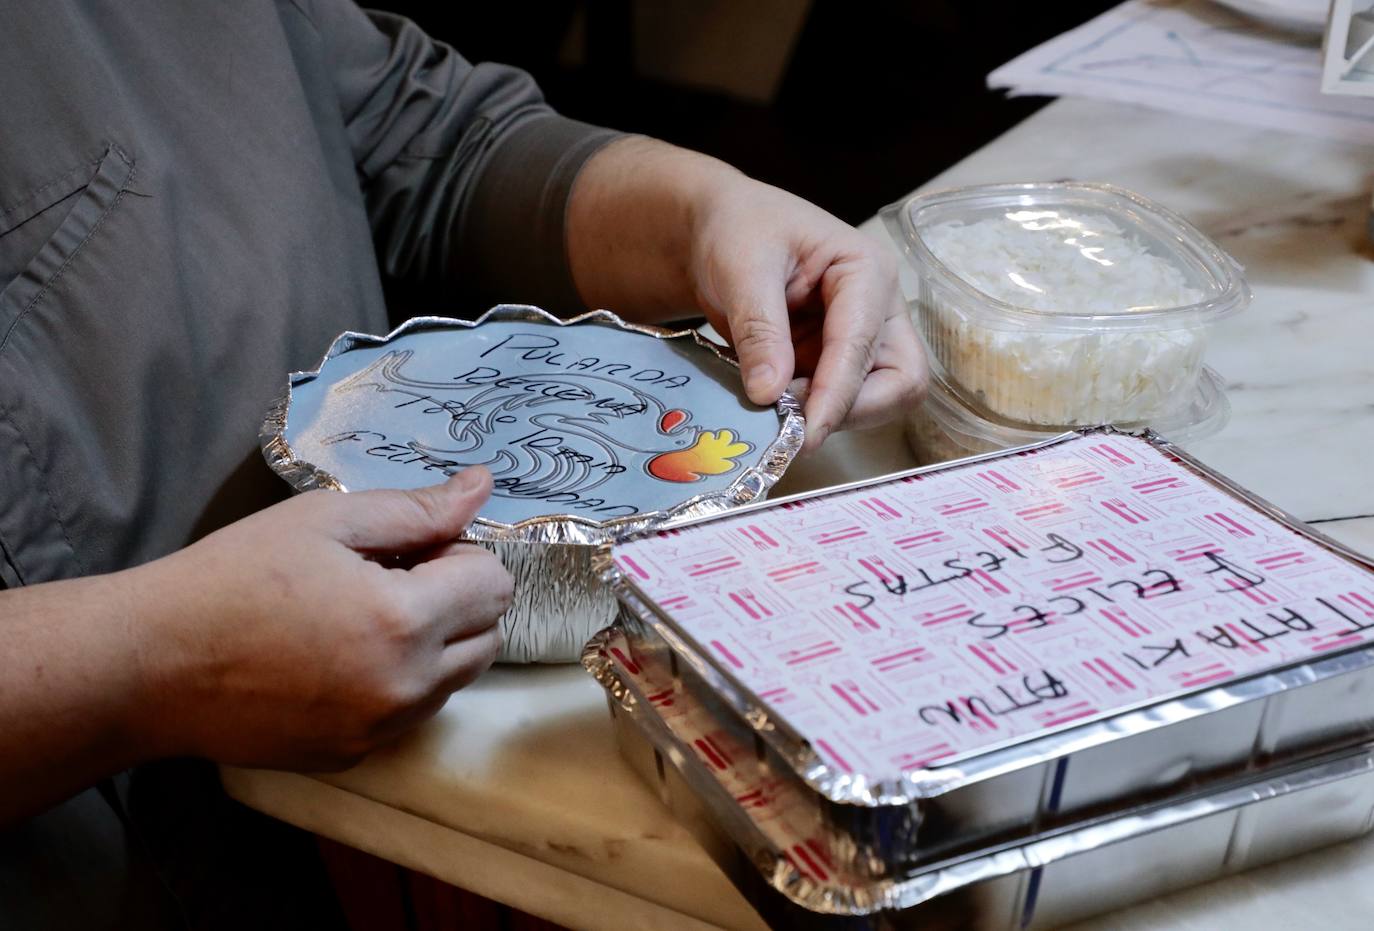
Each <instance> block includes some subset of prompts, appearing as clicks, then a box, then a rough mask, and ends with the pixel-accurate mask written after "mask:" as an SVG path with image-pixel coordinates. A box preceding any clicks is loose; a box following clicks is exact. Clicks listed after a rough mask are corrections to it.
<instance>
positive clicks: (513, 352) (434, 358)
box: [261, 304, 804, 546]
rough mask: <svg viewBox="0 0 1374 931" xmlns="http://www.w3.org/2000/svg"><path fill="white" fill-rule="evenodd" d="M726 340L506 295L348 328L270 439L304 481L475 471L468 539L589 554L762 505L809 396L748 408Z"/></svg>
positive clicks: (271, 428) (270, 426)
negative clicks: (484, 498) (478, 502)
mask: <svg viewBox="0 0 1374 931" xmlns="http://www.w3.org/2000/svg"><path fill="white" fill-rule="evenodd" d="M736 368H737V364H736V362H735V360H734V358H733V356H732V355H731V354H730V353H729V351H728V350H726V349H723V348H721V347H718V346H716V345H715V344H714V343H712V342H710V341H709V340H707V339H705V338H704V337H702V336H701V335H700V334H698V333H696V332H695V331H692V330H683V331H670V330H666V329H662V328H659V327H649V326H639V325H634V324H629V323H626V322H624V321H623V320H621V319H620V318H619V317H617V316H616V315H615V314H612V313H610V312H608V311H604V310H599V311H594V312H591V313H587V314H583V315H581V316H579V317H574V318H572V319H569V320H561V319H559V318H558V317H555V316H553V315H552V314H549V313H547V312H545V311H543V310H540V309H539V308H537V307H531V306H527V305H514V304H502V305H499V306H497V307H494V308H492V309H491V310H490V311H488V312H487V313H485V314H483V315H482V316H481V317H480V318H479V319H478V320H475V321H466V320H456V319H451V318H445V317H416V318H413V319H411V320H408V321H407V322H406V323H404V324H403V325H401V326H400V327H398V328H397V329H395V330H393V331H392V332H391V333H389V334H387V335H386V336H372V335H368V334H364V333H353V332H347V333H344V334H342V335H341V336H339V337H338V338H337V339H336V340H335V341H334V343H333V345H332V346H330V348H329V351H328V352H327V353H326V354H325V356H324V359H323V360H321V362H320V364H319V366H318V367H317V368H316V369H315V370H314V371H311V372H297V373H294V374H292V375H291V376H290V380H289V387H288V390H287V392H286V394H285V395H284V396H283V397H281V398H280V399H279V400H278V401H277V402H276V403H275V404H274V405H273V407H272V409H271V410H270V411H269V413H268V415H267V418H266V421H265V422H264V424H263V429H262V435H261V440H262V449H263V454H264V456H265V457H266V459H267V461H268V463H269V465H271V467H272V468H273V470H274V471H276V472H277V474H278V475H280V476H282V478H284V479H285V480H286V481H287V482H289V483H290V484H291V485H292V487H294V488H295V489H296V490H298V491H308V490H310V489H314V488H332V489H335V490H339V491H348V490H354V491H360V490H364V489H370V488H418V487H422V486H425V485H432V484H436V483H437V482H439V481H442V480H443V479H444V478H445V477H446V476H448V475H451V474H453V473H454V472H457V471H459V470H461V469H463V468H466V467H468V466H472V465H485V466H486V467H487V468H488V469H490V470H491V472H492V475H493V477H494V484H495V488H494V490H493V493H492V497H491V500H490V501H489V502H488V503H487V504H486V505H485V506H484V507H483V508H482V510H481V511H480V512H479V513H478V516H477V518H476V520H474V522H473V523H472V525H471V526H470V527H469V529H468V531H467V534H466V535H465V536H466V538H467V539H469V540H473V541H478V542H520V543H532V544H563V545H579V546H591V545H599V544H604V543H609V542H613V541H615V540H619V539H624V538H625V537H627V536H630V535H633V534H636V533H639V532H642V531H645V530H648V529H651V528H653V527H657V526H659V525H660V524H662V523H664V522H665V521H667V520H670V519H673V520H676V519H686V518H692V517H700V516H705V515H709V514H713V513H716V512H718V511H723V510H726V509H728V508H731V507H734V506H736V505H740V504H744V503H746V502H749V501H752V500H754V499H756V498H759V497H761V496H762V495H763V494H764V493H765V492H766V491H767V490H768V488H769V487H771V486H772V485H773V483H774V482H776V481H777V479H778V478H779V477H780V476H781V475H782V473H783V471H784V470H785V469H786V468H787V466H788V464H789V463H790V462H791V461H792V459H793V457H794V456H795V455H796V453H797V451H798V450H799V449H800V448H801V443H802V440H803V438H804V425H803V421H802V417H801V411H800V405H799V404H798V403H797V401H796V399H795V398H793V397H792V396H791V395H784V396H783V397H782V398H781V399H780V400H779V401H778V403H777V405H776V406H774V407H760V406H758V405H755V404H753V403H751V402H750V401H749V400H748V399H747V397H746V396H745V395H744V393H743V387H742V385H741V384H740V379H739V377H738V374H737V372H736Z"/></svg>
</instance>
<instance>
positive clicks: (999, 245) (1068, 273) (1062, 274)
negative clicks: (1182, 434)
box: [921, 208, 1205, 425]
mask: <svg viewBox="0 0 1374 931" xmlns="http://www.w3.org/2000/svg"><path fill="white" fill-rule="evenodd" d="M921 238H922V239H923V240H924V241H925V243H926V245H927V247H928V248H929V249H930V251H931V252H932V253H933V254H934V255H935V257H936V258H938V259H939V260H940V261H941V262H942V263H944V265H945V266H946V267H948V268H949V269H950V271H952V272H953V273H954V274H955V275H957V276H959V277H960V278H962V279H963V280H964V281H966V282H967V283H969V284H970V285H972V286H973V287H975V288H977V289H978V290H979V291H981V292H983V293H984V294H986V295H988V296H990V297H993V298H996V299H998V300H1000V301H1003V302H1005V303H1008V304H1012V305H1015V306H1017V307H1021V308H1027V309H1031V310H1037V311H1045V312H1049V313H1052V314H1053V313H1061V314H1096V315H1122V316H1124V315H1129V314H1131V313H1133V312H1138V311H1143V310H1151V309H1157V308H1171V307H1182V306H1187V305H1190V304H1196V303H1198V302H1200V301H1202V300H1203V298H1204V294H1203V292H1202V291H1201V290H1199V289H1197V288H1194V287H1191V286H1190V285H1189V283H1188V281H1187V279H1186V278H1185V276H1184V274H1183V271H1182V270H1181V269H1180V268H1178V266H1177V265H1175V264H1174V263H1172V262H1170V261H1169V260H1168V259H1165V258H1162V257H1160V256H1158V255H1155V254H1154V253H1152V252H1150V251H1149V249H1148V248H1146V246H1145V245H1144V244H1143V243H1141V242H1139V241H1138V240H1137V239H1135V238H1134V237H1132V236H1130V235H1128V234H1127V233H1125V232H1123V231H1122V230H1121V229H1120V227H1118V226H1117V225H1116V224H1115V223H1113V222H1112V221H1111V220H1110V219H1108V218H1107V217H1102V216H1094V217H1088V216H1073V215H1070V214H1068V213H1067V212H1066V211H1064V210H1061V209H1045V208H1027V209H1024V210H1012V211H1008V212H1007V213H1005V214H1003V215H1002V216H999V217H991V218H986V219H982V220H977V221H974V222H962V221H957V220H956V221H947V222H944V223H938V224H934V225H932V226H929V227H926V228H925V229H923V230H922V231H921ZM949 297H955V295H954V294H953V293H950V294H949V295H948V296H945V294H944V293H943V292H941V293H939V294H937V293H936V292H935V291H934V290H932V289H931V288H930V287H929V286H928V282H925V281H923V287H922V301H921V303H922V305H923V306H924V307H925V308H926V312H925V313H924V314H922V318H923V319H922V321H921V324H922V329H923V331H924V333H925V336H926V340H927V342H928V343H929V344H930V348H931V351H932V352H933V353H934V354H935V356H936V358H937V359H939V361H940V362H941V364H942V365H943V367H944V369H945V371H946V373H947V375H948V377H949V378H950V379H952V380H953V381H954V382H955V383H956V385H957V387H959V388H960V389H962V391H963V392H964V393H967V394H970V395H972V396H973V397H974V398H976V399H977V400H978V401H979V402H980V403H981V404H982V405H984V406H985V407H987V408H988V409H990V410H991V411H993V412H994V413H997V414H999V415H1001V416H1003V417H1008V418H1012V419H1015V420H1020V421H1023V422H1026V423H1033V424H1046V425H1074V424H1096V423H1113V422H1115V423H1128V422H1140V421H1148V420H1150V419H1151V418H1152V417H1154V416H1156V415H1157V414H1159V413H1161V412H1162V411H1165V410H1167V409H1168V408H1169V407H1170V406H1171V405H1176V404H1177V403H1178V402H1179V401H1180V400H1181V398H1182V396H1183V394H1184V393H1186V392H1187V391H1188V390H1189V389H1191V388H1192V386H1193V385H1194V384H1195V383H1196V380H1197V377H1198V373H1199V372H1200V371H1201V366H1202V355H1203V349H1204V348H1205V347H1204V330H1203V329H1201V328H1191V327H1176V328H1171V329H1164V330H1160V329H1141V328H1123V329H1117V328H1114V327H1113V326H1112V321H1111V320H1106V321H1102V322H1101V323H1100V325H1097V326H1094V327H1092V328H1079V329H1070V328H1067V327H1064V326H1062V325H1061V326H1058V327H1056V324H1055V322H1054V321H1053V320H1052V319H1049V320H1046V322H1045V324H1044V325H1043V326H1040V325H1036V326H1031V325H1010V324H1008V325H1004V326H1003V327H1002V328H995V327H988V326H986V325H985V324H984V323H983V322H982V321H980V320H979V315H978V314H977V313H973V314H968V313H964V312H960V309H959V308H958V307H956V306H954V305H953V304H951V303H948V300H949ZM959 297H962V296H959ZM1123 322H1124V321H1123Z"/></svg>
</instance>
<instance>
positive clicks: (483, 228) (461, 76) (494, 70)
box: [303, 0, 617, 312]
mask: <svg viewBox="0 0 1374 931" xmlns="http://www.w3.org/2000/svg"><path fill="white" fill-rule="evenodd" d="M303 6H304V7H305V9H306V12H307V15H309V16H310V18H311V19H312V21H313V22H314V23H315V27H316V29H317V30H318V31H319V33H320V36H321V40H322V41H323V42H324V43H325V46H326V48H325V53H326V54H327V55H328V60H329V63H330V68H331V71H332V74H333V77H334V85H335V88H336V90H337V93H338V99H339V107H340V110H341V113H342V116H343V120H344V125H345V128H346V132H347V135H348V140H349V144H350V145H351V146H352V149H353V160H354V162H355V164H356V165H357V167H358V173H359V178H360V181H361V184H362V188H363V194H364V196H365V199H366V204H367V211H368V216H369V218H370V220H371V224H372V230H373V237H374V239H375V241H376V244H377V255H378V260H379V262H380V264H381V267H382V272H383V274H384V275H386V276H387V277H388V278H390V279H393V280H397V281H402V282H405V283H406V284H407V285H410V286H421V287H423V288H425V289H426V291H428V292H429V293H431V294H434V293H445V292H449V293H451V292H454V291H460V292H461V293H462V294H463V295H464V296H466V297H475V298H481V299H484V300H506V301H520V302H526V303H537V304H541V305H542V306H545V307H547V308H548V309H550V310H553V311H560V312H567V311H574V310H580V309H581V308H582V302H581V300H580V299H579V298H578V296H577V291H576V289H575V288H574V286H573V282H572V275H571V272H570V271H569V268H568V259H567V248H566V244H565V240H564V219H565V212H566V207H567V202H568V196H569V194H570V193H571V191H572V185H573V181H574V179H575V178H576V177H577V173H578V171H579V170H580V169H581V167H582V165H583V164H584V163H585V162H586V160H587V159H588V158H589V157H591V155H592V154H593V153H595V152H596V151H597V150H598V149H599V148H601V146H603V145H605V144H606V143H607V142H609V141H610V140H612V139H614V138H616V137H617V134H616V133H614V132H612V131H610V130H605V129H600V128H598V127H594V126H589V125H587V124H585V123H579V122H577V121H575V120H570V119H566V118H564V117H562V116H559V115H558V114H557V113H555V112H554V111H553V110H552V109H550V107H549V106H548V104H546V103H545V102H544V98H543V96H542V95H541V94H540V92H539V88H538V87H537V86H536V85H535V83H534V81H533V79H532V78H530V76H529V75H528V74H526V73H525V72H523V71H519V70H517V69H515V68H510V67H507V66H504V65H498V64H490V63H482V64H478V65H476V66H473V65H471V64H469V63H468V62H467V61H466V60H465V59H464V58H463V57H462V56H461V55H459V54H458V53H457V52H455V51H454V50H453V49H452V48H450V47H449V46H447V45H444V44H443V43H441V42H436V41H434V40H433V39H430V38H429V37H428V36H427V35H425V34H424V32H422V31H421V30H420V29H419V27H417V26H416V25H415V24H414V23H411V22H410V21H409V20H406V19H403V18H401V17H399V16H394V15H391V14H387V13H379V12H371V11H369V12H364V11H362V10H360V9H359V8H358V7H356V6H355V5H354V4H353V3H352V2H351V0H313V2H310V3H305V4H303Z"/></svg>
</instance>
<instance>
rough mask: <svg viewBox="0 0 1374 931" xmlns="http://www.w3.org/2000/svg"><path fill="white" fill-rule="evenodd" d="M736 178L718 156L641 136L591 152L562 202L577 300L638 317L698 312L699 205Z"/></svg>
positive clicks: (724, 193) (651, 319) (737, 180)
mask: <svg viewBox="0 0 1374 931" xmlns="http://www.w3.org/2000/svg"><path fill="white" fill-rule="evenodd" d="M743 180H745V176H744V175H742V174H741V173H740V172H739V171H737V170H736V169H734V168H732V167H730V166H729V165H727V164H725V163H724V162H721V161H718V160H717V159H714V158H710V157H709V156H705V155H701V154H700V153H697V152H689V151H687V150H686V149H679V148H677V147H676V146H671V145H668V144H667V143H664V142H659V141H658V140H655V139H648V138H645V137H641V136H634V137H629V138H625V139H620V140H617V141H616V142H613V143H611V144H610V145H608V146H606V147H605V148H603V149H602V150H601V151H599V152H597V153H596V155H594V156H593V157H592V158H591V159H590V160H588V161H587V163H586V164H585V165H584V166H583V168H582V171H581V173H580V174H579V175H578V176H577V182H576V183H575V184H574V185H573V190H572V195H571V197H570V198H569V201H568V208H567V221H566V224H567V250H568V263H569V265H570V267H571V270H572V276H573V281H574V283H575V284H576V286H577V290H578V293H579V294H580V295H581V297H582V300H583V302H584V303H586V305H587V306H589V307H605V308H609V309H611V310H614V311H616V312H617V313H620V314H621V315H623V316H626V317H629V318H630V319H633V320H636V321H639V322H644V323H656V322H662V321H667V320H673V319H680V318H682V317H686V316H692V315H695V314H699V313H701V312H702V311H701V304H702V301H701V296H700V294H699V293H698V290H697V287H698V285H697V282H696V281H695V280H694V277H693V275H692V273H691V268H690V263H691V251H692V244H693V235H694V232H695V230H696V226H697V223H698V221H699V218H700V216H701V213H702V211H703V210H704V209H706V205H708V204H709V203H710V202H711V200H712V199H713V198H718V197H722V196H728V192H729V190H730V189H731V188H732V187H733V186H734V185H736V184H738V183H740V182H741V181H743Z"/></svg>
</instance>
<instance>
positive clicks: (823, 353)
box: [688, 175, 929, 448]
mask: <svg viewBox="0 0 1374 931" xmlns="http://www.w3.org/2000/svg"><path fill="white" fill-rule="evenodd" d="M688 269H689V273H690V275H691V278H692V280H693V282H694V284H695V289H696V298H697V303H698V305H699V307H700V308H701V311H702V313H704V314H705V316H706V318H707V320H708V321H710V323H711V325H712V326H713V327H715V328H716V330H717V331H718V332H720V334H721V335H722V336H724V337H725V338H726V339H728V340H729V341H730V343H731V345H733V346H734V348H735V351H736V352H737V353H738V354H739V358H740V367H741V369H742V370H743V374H744V386H745V390H746V391H747V392H748V394H749V398H750V400H752V401H754V402H755V403H756V404H771V403H772V402H774V401H776V400H777V398H778V396H779V395H780V394H781V393H782V391H783V390H784V389H785V388H787V387H789V383H790V386H791V388H792V390H793V392H794V393H796V394H797V395H798V396H799V397H801V398H802V399H803V400H804V401H805V412H806V417H807V427H808V429H807V446H808V447H810V448H815V447H816V446H818V445H820V443H822V442H823V441H824V440H825V438H826V437H827V436H829V435H830V434H831V433H832V432H834V431H836V430H842V429H847V428H851V427H866V426H872V425H874V424H877V423H881V422H883V421H885V420H888V419H890V418H891V417H892V416H893V415H894V414H896V413H899V412H901V411H902V410H904V409H906V408H909V407H910V406H911V405H912V404H914V403H916V402H917V401H918V400H919V398H920V395H921V394H922V393H924V391H925V388H926V384H927V381H928V377H929V376H928V371H927V367H926V360H925V355H924V353H923V352H922V350H921V346H920V342H919V341H918V339H917V336H916V331H915V329H914V328H913V326H912V324H911V318H910V316H909V315H908V313H907V309H906V306H905V304H904V302H903V300H902V295H901V291H900V289H899V287H898V284H897V270H896V263H895V261H894V259H893V257H892V255H891V254H890V253H889V252H887V251H886V250H884V249H882V248H881V247H880V246H879V245H878V244H877V243H875V242H873V241H872V240H870V239H869V238H868V237H867V236H865V235H863V234H862V233H860V232H859V231H858V230H856V229H854V228H853V227H851V226H849V225H847V224H845V223H842V222H841V221H840V220H838V219H836V218H835V217H833V216H831V215H830V214H828V213H826V212H825V211H823V210H821V209H820V208H819V207H816V206H814V205H812V204H809V203H807V202H806V201H804V200H801V199H800V198H798V197H794V196H793V195H791V194H788V193H786V192H785V191H781V190H778V189H777V188H774V187H770V186H768V185H765V184H760V183H758V182H756V181H752V180H750V179H748V178H745V177H744V176H743V175H740V176H738V179H737V181H736V183H734V184H731V185H729V186H727V187H723V188H722V189H720V190H718V191H716V192H714V194H713V196H712V197H711V198H710V199H709V200H708V203H707V208H706V209H705V210H704V211H703V212H702V214H701V216H700V217H699V218H698V225H697V229H696V231H695V236H694V241H693V243H692V251H691V259H690V263H689V266H688ZM794 379H795V380H794Z"/></svg>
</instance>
